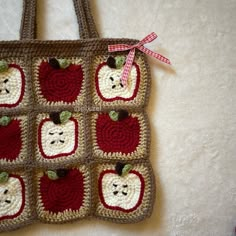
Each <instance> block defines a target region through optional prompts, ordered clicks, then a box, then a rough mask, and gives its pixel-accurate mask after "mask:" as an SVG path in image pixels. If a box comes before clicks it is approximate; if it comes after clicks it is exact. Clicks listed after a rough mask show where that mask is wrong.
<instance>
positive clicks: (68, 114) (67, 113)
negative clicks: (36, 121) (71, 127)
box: [60, 111, 72, 124]
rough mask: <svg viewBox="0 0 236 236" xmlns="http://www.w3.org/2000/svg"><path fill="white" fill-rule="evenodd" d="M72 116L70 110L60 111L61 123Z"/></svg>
mask: <svg viewBox="0 0 236 236" xmlns="http://www.w3.org/2000/svg"><path fill="white" fill-rule="evenodd" d="M71 116H72V113H71V112H70V111H62V112H61V113H60V121H61V123H62V124H65V123H66V122H67V121H68V120H69V119H70V118H71Z"/></svg>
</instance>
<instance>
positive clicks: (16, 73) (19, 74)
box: [0, 61, 25, 107]
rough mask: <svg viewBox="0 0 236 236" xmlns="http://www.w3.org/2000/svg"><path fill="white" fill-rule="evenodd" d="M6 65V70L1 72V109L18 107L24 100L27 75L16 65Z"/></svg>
mask: <svg viewBox="0 0 236 236" xmlns="http://www.w3.org/2000/svg"><path fill="white" fill-rule="evenodd" d="M1 63H3V62H2V61H1ZM4 65H5V69H4V70H2V71H0V107H16V106H18V105H19V103H20V102H21V101H22V99H23V95H24V90H25V75H24V72H23V70H22V68H21V67H20V66H18V65H16V64H8V65H7V64H6V62H5V64H4ZM1 69H2V68H1Z"/></svg>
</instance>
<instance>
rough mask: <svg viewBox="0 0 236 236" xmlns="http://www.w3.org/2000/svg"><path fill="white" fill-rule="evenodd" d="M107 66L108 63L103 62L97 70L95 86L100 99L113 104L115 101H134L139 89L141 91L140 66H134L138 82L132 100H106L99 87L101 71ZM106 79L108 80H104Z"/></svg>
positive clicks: (119, 98)
mask: <svg viewBox="0 0 236 236" xmlns="http://www.w3.org/2000/svg"><path fill="white" fill-rule="evenodd" d="M105 65H107V63H106V62H103V63H101V64H100V65H99V66H98V68H97V70H96V75H95V85H96V90H97V94H98V95H99V97H100V98H101V99H102V100H103V101H106V102H113V101H116V100H123V101H130V100H133V99H134V98H135V97H136V96H137V93H138V89H139V84H140V69H139V66H138V65H137V64H136V63H135V62H134V63H133V65H134V66H135V68H136V70H137V81H136V87H135V89H134V93H133V95H132V96H131V97H130V98H123V97H119V96H117V97H114V98H105V97H103V95H102V93H101V91H100V89H99V85H98V73H99V71H100V69H101V68H102V67H103V66H105ZM104 79H106V78H104Z"/></svg>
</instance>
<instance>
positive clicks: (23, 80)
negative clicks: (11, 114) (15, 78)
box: [0, 64, 25, 107]
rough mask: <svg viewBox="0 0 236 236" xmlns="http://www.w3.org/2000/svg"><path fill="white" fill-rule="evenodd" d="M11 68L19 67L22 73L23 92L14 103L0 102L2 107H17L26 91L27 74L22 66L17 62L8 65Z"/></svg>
mask: <svg viewBox="0 0 236 236" xmlns="http://www.w3.org/2000/svg"><path fill="white" fill-rule="evenodd" d="M8 67H9V68H15V69H18V70H19V71H20V74H21V80H22V84H21V94H20V97H19V99H18V101H17V102H16V103H14V104H8V103H6V104H0V107H16V106H18V105H19V104H20V102H21V101H22V99H23V97H24V92H25V74H24V72H23V70H22V68H21V67H20V66H19V65H16V64H9V65H8Z"/></svg>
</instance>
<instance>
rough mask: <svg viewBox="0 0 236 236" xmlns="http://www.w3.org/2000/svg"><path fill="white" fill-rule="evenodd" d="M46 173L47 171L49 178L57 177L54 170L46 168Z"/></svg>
mask: <svg viewBox="0 0 236 236" xmlns="http://www.w3.org/2000/svg"><path fill="white" fill-rule="evenodd" d="M46 173H47V176H48V178H49V179H51V180H56V179H58V178H59V177H58V175H57V172H55V171H52V170H48V171H47V172H46Z"/></svg>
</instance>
